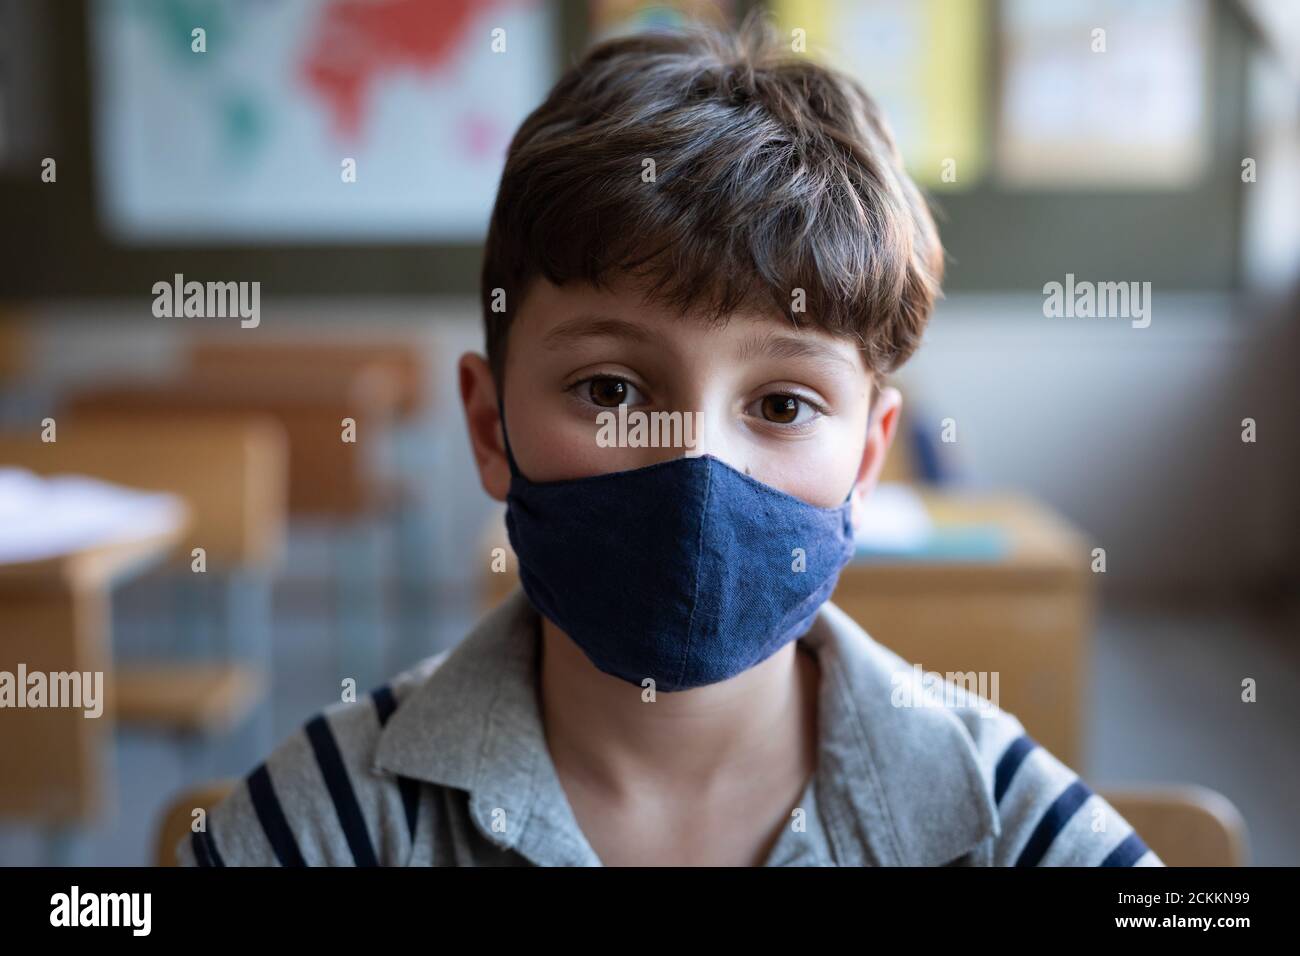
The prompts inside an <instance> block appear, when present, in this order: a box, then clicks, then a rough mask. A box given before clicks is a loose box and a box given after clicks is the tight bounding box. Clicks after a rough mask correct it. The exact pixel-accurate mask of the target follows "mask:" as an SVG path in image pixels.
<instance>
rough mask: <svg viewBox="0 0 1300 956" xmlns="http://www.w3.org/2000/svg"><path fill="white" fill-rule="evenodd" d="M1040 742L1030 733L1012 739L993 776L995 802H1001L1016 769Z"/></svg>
mask: <svg viewBox="0 0 1300 956" xmlns="http://www.w3.org/2000/svg"><path fill="white" fill-rule="evenodd" d="M1037 746H1038V744H1037V742H1036V741H1034V740H1033V738H1031V737H1030V736H1029V735H1028V734H1021V735H1020V736H1019V737H1017V738H1016V739H1015V740H1013V741H1011V743H1010V744H1009V745H1008V747H1007V749H1006V750H1004V751H1003V752H1002V756H1001V757H1000V758H999V759H998V768H997V771H996V772H995V773H994V776H993V802H994V803H998V804H1000V803H1001V802H1002V797H1003V795H1004V794H1005V793H1006V792H1007V788H1009V787H1010V786H1011V781H1012V780H1013V779H1015V776H1016V771H1017V770H1019V769H1020V765H1021V764H1022V763H1024V762H1025V758H1026V757H1028V756H1029V753H1030V751H1032V750H1033V749H1034V748H1035V747H1037Z"/></svg>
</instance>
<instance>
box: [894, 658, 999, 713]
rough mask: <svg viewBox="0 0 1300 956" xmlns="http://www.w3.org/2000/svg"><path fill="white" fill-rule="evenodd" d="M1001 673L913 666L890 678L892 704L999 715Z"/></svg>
mask: <svg viewBox="0 0 1300 956" xmlns="http://www.w3.org/2000/svg"><path fill="white" fill-rule="evenodd" d="M999 673H1000V672H999V671H949V672H948V673H946V674H940V673H939V672H938V671H926V670H925V669H924V668H922V667H921V665H920V664H913V665H912V669H911V670H910V671H896V672H895V673H893V674H891V675H890V678H889V680H890V683H891V684H893V686H894V689H893V691H892V692H891V693H890V695H889V702H890V704H892V705H893V706H895V707H969V708H972V709H974V710H976V711H978V712H979V715H980V716H981V717H992V716H993V715H994V714H995V713H997V707H998V682H999Z"/></svg>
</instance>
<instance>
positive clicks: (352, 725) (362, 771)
mask: <svg viewBox="0 0 1300 956" xmlns="http://www.w3.org/2000/svg"><path fill="white" fill-rule="evenodd" d="M398 700H399V695H398V694H397V693H395V692H394V690H393V688H392V687H390V686H384V687H380V688H379V689H377V690H376V691H374V692H373V693H371V694H369V695H367V696H366V697H363V698H360V699H358V700H357V701H356V702H355V703H340V704H335V705H333V706H332V707H329V708H327V709H326V710H325V711H324V712H322V713H321V714H319V715H317V716H316V717H313V718H312V719H311V720H309V721H308V722H307V723H306V724H305V725H303V726H302V727H301V728H299V730H297V731H296V732H295V733H294V734H293V735H292V736H290V737H289V738H288V739H287V740H285V741H284V742H283V743H281V744H280V745H279V746H278V747H277V748H276V749H275V750H274V751H273V752H272V754H271V755H270V756H269V757H268V758H267V759H266V760H265V761H264V762H263V763H261V764H260V765H258V766H257V767H256V768H255V769H254V770H253V771H252V772H251V773H250V774H248V776H247V777H245V778H244V779H243V780H242V781H240V783H239V785H238V786H237V787H236V788H235V789H234V791H232V793H231V794H230V795H229V796H228V797H227V798H226V799H225V800H224V801H223V802H222V803H220V804H218V805H217V806H216V807H214V808H212V809H211V811H210V812H209V813H208V815H207V829H206V831H205V832H202V833H191V834H189V835H188V836H187V837H185V838H184V839H183V840H181V841H180V842H179V843H178V844H177V847H176V857H177V860H178V862H180V863H181V865H183V866H398V865H403V864H404V863H405V862H406V860H407V859H408V858H409V857H410V854H411V850H412V847H413V843H414V837H415V833H416V828H417V823H418V815H419V804H420V799H419V798H420V788H419V786H418V784H417V783H416V781H413V780H407V779H405V778H400V777H399V778H396V779H394V778H393V777H391V776H389V775H386V774H381V773H378V772H376V771H375V770H373V769H372V762H373V761H372V758H373V755H374V752H375V748H376V746H377V744H378V740H379V735H380V733H381V732H382V729H383V727H384V725H385V724H386V723H387V721H388V718H389V717H390V716H391V715H392V713H393V712H394V710H395V709H396V708H397V706H398Z"/></svg>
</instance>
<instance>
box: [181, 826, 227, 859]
mask: <svg viewBox="0 0 1300 956" xmlns="http://www.w3.org/2000/svg"><path fill="white" fill-rule="evenodd" d="M190 848H191V849H193V850H194V859H195V861H196V862H197V863H198V864H199V866H225V865H226V861H225V860H223V859H221V854H220V853H219V852H217V844H216V843H215V842H214V841H213V839H212V835H211V834H209V833H208V831H207V830H198V831H195V832H193V833H191V834H190Z"/></svg>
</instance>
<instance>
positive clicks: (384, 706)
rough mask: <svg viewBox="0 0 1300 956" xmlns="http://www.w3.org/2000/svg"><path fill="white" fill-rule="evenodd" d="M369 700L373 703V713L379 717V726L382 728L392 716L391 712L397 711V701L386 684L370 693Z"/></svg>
mask: <svg viewBox="0 0 1300 956" xmlns="http://www.w3.org/2000/svg"><path fill="white" fill-rule="evenodd" d="M370 698H371V700H373V701H374V702H375V713H377V714H378V715H379V726H380V727H383V726H384V725H385V724H387V723H388V718H389V717H391V716H393V711H395V710H397V699H396V698H394V697H393V691H392V688H390V687H389V686H388V685H387V684H385V685H384V686H383V687H377V688H375V689H374V690H373V691H371V693H370Z"/></svg>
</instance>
